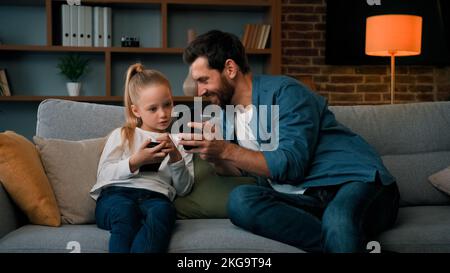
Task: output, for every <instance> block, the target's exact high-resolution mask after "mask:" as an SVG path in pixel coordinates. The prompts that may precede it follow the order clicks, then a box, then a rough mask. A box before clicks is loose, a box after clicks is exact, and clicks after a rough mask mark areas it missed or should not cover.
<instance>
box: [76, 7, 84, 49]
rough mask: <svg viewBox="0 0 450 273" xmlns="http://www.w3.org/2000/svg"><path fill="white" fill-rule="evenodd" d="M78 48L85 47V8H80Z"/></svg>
mask: <svg viewBox="0 0 450 273" xmlns="http://www.w3.org/2000/svg"><path fill="white" fill-rule="evenodd" d="M77 9H78V11H77V13H78V46H84V43H85V39H86V37H85V34H84V24H85V19H84V6H78V7H77Z"/></svg>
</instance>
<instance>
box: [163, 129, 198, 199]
mask: <svg viewBox="0 0 450 273" xmlns="http://www.w3.org/2000/svg"><path fill="white" fill-rule="evenodd" d="M170 140H171V142H172V143H171V144H172V145H173V147H174V149H176V150H177V151H176V154H178V155H179V156H180V157H179V158H180V160H178V161H175V162H173V161H172V162H171V161H169V163H168V165H169V168H170V172H171V174H172V182H173V186H174V188H175V190H176V192H177V194H178V195H179V196H184V195H187V194H188V193H189V192H190V191H191V189H192V186H193V185H194V162H193V155H192V154H187V153H186V152H185V151H184V149H183V147H182V146H181V145H177V144H178V139H177V138H176V137H175V138H174V137H170ZM177 159H178V158H177Z"/></svg>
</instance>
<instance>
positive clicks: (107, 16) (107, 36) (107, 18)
mask: <svg viewBox="0 0 450 273" xmlns="http://www.w3.org/2000/svg"><path fill="white" fill-rule="evenodd" d="M111 15H112V14H111V8H110V7H106V8H103V45H104V46H106V47H111V44H112V43H111V41H112V34H111V25H112V22H111V19H112V16H111Z"/></svg>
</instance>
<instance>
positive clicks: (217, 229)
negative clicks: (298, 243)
mask: <svg viewBox="0 0 450 273" xmlns="http://www.w3.org/2000/svg"><path fill="white" fill-rule="evenodd" d="M169 251H170V252H176V253H195V252H197V253H200V252H214V253H223V252H227V253H230V252H236V253H245V252H254V253H257V252H260V253H264V252H304V251H302V250H300V249H298V248H295V247H293V246H289V245H286V244H283V243H280V242H276V241H274V240H270V239H267V238H263V237H261V236H258V235H255V234H252V233H250V232H248V231H245V230H243V229H241V228H239V227H237V226H235V225H233V224H232V223H231V222H230V220H229V219H190V220H178V221H177V224H176V226H175V231H174V234H173V236H172V240H171V242H170V250H169Z"/></svg>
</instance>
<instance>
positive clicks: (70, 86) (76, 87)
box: [67, 82, 81, 97]
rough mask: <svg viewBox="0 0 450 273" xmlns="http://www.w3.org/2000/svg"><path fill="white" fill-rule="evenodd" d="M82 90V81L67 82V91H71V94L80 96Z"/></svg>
mask: <svg viewBox="0 0 450 273" xmlns="http://www.w3.org/2000/svg"><path fill="white" fill-rule="evenodd" d="M80 90H81V83H80V82H68V83H67V92H68V93H69V96H72V97H74V96H79V95H80Z"/></svg>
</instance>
